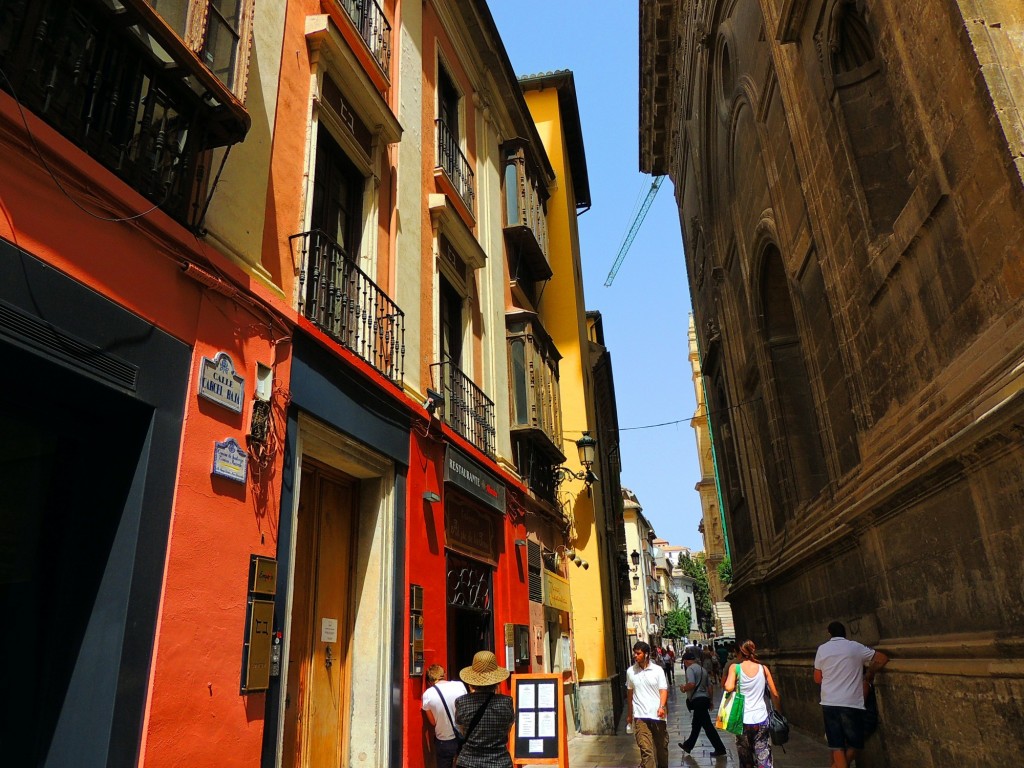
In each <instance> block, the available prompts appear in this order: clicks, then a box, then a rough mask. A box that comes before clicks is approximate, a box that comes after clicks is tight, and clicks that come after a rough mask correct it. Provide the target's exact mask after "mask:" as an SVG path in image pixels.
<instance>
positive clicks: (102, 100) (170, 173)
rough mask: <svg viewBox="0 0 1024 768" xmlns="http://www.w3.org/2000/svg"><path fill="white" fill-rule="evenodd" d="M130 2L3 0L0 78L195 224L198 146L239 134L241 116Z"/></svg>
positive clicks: (26, 103)
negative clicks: (216, 93)
mask: <svg viewBox="0 0 1024 768" xmlns="http://www.w3.org/2000/svg"><path fill="white" fill-rule="evenodd" d="M111 5H113V6H115V8H113V9H112V8H111ZM135 5H136V4H129V3H125V4H121V3H116V4H109V5H108V4H106V3H103V2H98V1H97V0H40V1H39V2H24V1H22V0H0V68H2V69H3V71H4V72H5V73H6V77H2V78H0V88H2V89H4V90H6V91H8V92H9V93H11V94H12V95H14V96H15V97H16V98H17V100H18V102H19V104H20V105H21V106H22V107H23V108H25V109H26V110H30V111H32V112H34V113H35V114H36V115H38V116H39V117H40V118H42V119H43V120H45V121H46V122H47V123H49V124H50V125H51V126H53V127H54V128H55V129H56V130H57V131H59V132H60V133H61V134H63V135H64V136H65V137H66V138H68V139H69V140H70V141H72V142H74V143H75V144H76V145H78V146H79V147H80V148H81V149H82V150H84V151H85V152H86V153H88V154H89V155H91V156H92V157H93V158H95V159H96V160H97V161H98V162H100V163H101V164H103V165H104V166H105V167H106V168H108V169H109V170H110V171H111V172H113V173H114V174H116V175H117V176H118V177H120V178H121V179H122V180H123V181H125V182H126V183H128V184H130V185H131V186H132V187H134V188H135V189H136V190H138V191H139V192H140V193H141V194H143V195H144V196H146V197H147V198H148V199H149V200H151V201H152V202H153V203H155V204H156V205H158V206H159V207H160V208H162V209H163V210H164V211H166V212H167V213H168V214H170V215H171V216H173V217H174V218H176V219H177V220H178V221H180V222H181V223H183V224H185V225H187V226H193V227H194V226H196V225H197V224H198V223H199V219H200V217H201V214H202V202H203V201H202V199H201V195H202V193H201V191H200V190H201V189H202V187H203V186H204V185H202V184H201V183H200V182H201V181H202V180H203V179H204V178H205V176H206V169H205V168H204V167H203V162H202V160H201V159H200V158H201V157H202V153H203V151H204V150H206V149H209V148H212V147H215V146H224V145H226V144H232V143H235V142H237V141H241V139H242V138H243V137H244V136H245V131H246V130H247V128H248V117H247V116H246V115H245V114H244V110H243V111H242V112H241V116H240V115H239V114H238V113H237V112H235V111H233V110H234V107H233V106H232V107H227V106H224V104H220V103H218V102H217V97H216V96H215V95H214V93H213V92H212V91H211V90H209V89H208V88H207V87H206V85H204V83H203V82H202V80H203V77H206V78H208V79H212V77H213V76H212V75H211V74H210V73H208V72H206V73H198V74H197V72H196V71H191V70H190V68H198V69H200V70H201V69H202V66H201V65H199V64H198V63H197V62H194V61H192V60H191V59H190V55H186V54H183V53H182V51H183V49H184V44H183V43H181V41H180V40H178V39H177V38H174V37H173V35H170V36H168V35H164V37H163V38H161V37H160V34H161V33H162V32H166V28H165V27H164V26H163V25H162V23H160V22H159V20H156V19H155V16H152V10H151V9H149V8H148V6H143V7H142V9H141V10H140V9H139V8H137V7H135ZM147 13H149V14H151V15H150V16H147ZM176 46H177V47H176ZM192 58H194V57H192ZM178 59H181V60H180V61H178Z"/></svg>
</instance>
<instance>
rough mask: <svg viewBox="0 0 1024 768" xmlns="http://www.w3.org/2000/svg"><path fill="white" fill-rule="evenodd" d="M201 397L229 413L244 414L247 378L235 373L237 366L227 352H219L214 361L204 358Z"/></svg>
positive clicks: (200, 382)
mask: <svg viewBox="0 0 1024 768" xmlns="http://www.w3.org/2000/svg"><path fill="white" fill-rule="evenodd" d="M199 396H200V397H204V398H206V399H207V400H209V401H210V402H212V403H216V404H217V405H220V406H222V407H224V408H227V409H228V410H229V411H234V412H235V413H241V412H242V403H243V402H244V401H245V378H244V377H243V376H239V375H238V374H237V373H235V364H234V362H232V360H231V355H229V354H228V353H227V352H218V353H217V356H216V357H215V358H213V359H212V360H211V359H210V358H208V357H204V358H203V362H202V365H201V366H200V368H199Z"/></svg>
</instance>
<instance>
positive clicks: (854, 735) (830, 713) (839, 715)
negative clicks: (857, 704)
mask: <svg viewBox="0 0 1024 768" xmlns="http://www.w3.org/2000/svg"><path fill="white" fill-rule="evenodd" d="M821 711H822V712H823V713H824V716H825V738H826V739H827V740H828V746H829V749H864V710H863V709H854V708H853V707H826V706H822V708H821Z"/></svg>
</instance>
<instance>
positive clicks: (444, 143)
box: [434, 118, 475, 211]
mask: <svg viewBox="0 0 1024 768" xmlns="http://www.w3.org/2000/svg"><path fill="white" fill-rule="evenodd" d="M434 124H435V125H436V126H437V162H438V166H439V167H440V168H441V170H443V171H444V172H445V173H446V174H447V175H448V178H449V179H450V180H451V182H452V184H453V185H454V186H455V191H456V192H458V193H459V197H461V198H462V202H464V203H465V204H466V207H468V208H469V210H470V211H472V210H473V198H474V195H475V193H474V191H473V184H474V181H473V169H472V168H471V167H470V165H469V160H467V159H466V156H465V155H464V154H462V150H461V149H459V137H458V136H456V135H455V134H454V133H452V132H451V130H449V128H448V126H447V125H445V122H444V120H441V119H440V118H438V119H437V120H435V121H434Z"/></svg>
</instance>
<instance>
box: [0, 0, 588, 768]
mask: <svg viewBox="0 0 1024 768" xmlns="http://www.w3.org/2000/svg"><path fill="white" fill-rule="evenodd" d="M484 61H487V62H491V63H490V64H484V63H483V62H484ZM0 180H2V181H0V212H2V215H0V270H2V272H0V276H2V279H0V351H2V352H3V354H4V356H5V359H6V360H7V361H8V370H9V371H11V376H10V380H11V381H12V383H13V385H14V396H13V397H12V398H10V399H9V400H8V407H5V408H4V409H3V410H2V411H0V434H3V439H2V442H0V451H2V453H0V456H2V457H3V461H2V463H0V471H2V472H3V476H4V479H5V480H6V481H7V486H8V488H9V489H10V493H9V494H8V497H9V502H5V507H4V513H5V514H4V516H3V520H2V522H0V602H2V605H3V607H4V608H6V611H7V615H8V616H9V617H10V620H11V622H12V625H13V626H17V627H19V632H18V633H17V636H16V637H15V636H14V634H13V633H9V634H10V636H9V637H5V639H4V640H3V642H4V644H5V650H7V652H8V658H18V659H19V661H20V663H19V664H17V665H16V668H15V669H14V670H13V672H12V674H11V676H10V681H11V682H10V685H9V690H10V695H9V696H7V697H6V700H7V702H8V703H5V704H4V706H5V708H6V710H5V712H4V716H3V717H2V718H0V741H3V743H4V744H5V745H11V746H10V747H7V746H5V750H7V753H8V756H9V757H10V759H11V760H12V761H13V762H14V763H17V764H26V765H27V764H32V765H42V766H63V765H97V766H98V765H106V766H136V765H138V766H146V768H152V767H153V766H172V765H182V764H193V765H223V766H234V765H238V766H243V765H244V766H252V765H261V766H322V765H366V766H379V765H407V766H415V767H417V768H418V767H419V766H423V765H427V764H429V760H430V758H429V755H428V746H429V739H430V731H429V728H428V727H427V726H426V724H425V721H424V718H423V716H422V713H421V710H420V704H421V697H422V694H423V690H424V685H425V679H424V673H425V670H426V668H427V667H428V666H430V665H431V664H434V663H439V664H442V665H443V666H445V667H446V668H448V669H449V671H450V675H451V676H455V675H456V674H457V672H458V669H459V668H461V667H462V666H465V665H467V664H469V663H470V661H471V659H472V656H473V654H474V653H475V652H476V651H478V650H481V649H489V650H493V651H494V652H495V653H496V655H497V656H498V658H499V659H501V660H503V661H504V662H505V663H506V665H507V666H509V667H510V668H511V669H513V670H514V671H518V672H534V671H548V672H552V671H554V672H561V673H562V674H563V677H564V679H565V680H566V682H570V683H571V682H573V679H574V669H573V665H572V663H571V660H570V653H571V616H570V611H569V607H570V606H569V604H568V600H567V597H565V593H567V587H566V580H565V579H566V575H567V574H566V570H565V568H566V556H567V547H566V546H565V544H566V539H565V538H564V537H565V525H566V518H565V516H564V515H563V513H562V512H561V508H560V505H559V504H558V501H557V498H558V496H557V487H558V483H557V481H556V476H557V471H556V469H557V467H558V466H559V465H561V464H563V463H567V462H566V457H565V455H564V454H563V453H562V451H561V445H562V436H561V427H560V402H559V398H558V358H559V354H558V350H557V349H555V347H554V344H553V343H552V342H551V340H550V338H549V337H548V335H547V333H546V331H545V330H544V327H543V318H542V315H543V311H542V308H541V307H540V304H539V301H538V299H539V296H540V295H541V293H542V288H543V285H544V283H545V281H546V280H548V279H549V278H550V276H551V268H550V263H551V259H550V257H549V254H548V253H547V251H546V247H547V245H546V234H545V232H546V230H545V227H546V224H545V217H546V208H545V202H546V200H547V196H548V191H547V190H548V188H549V187H550V186H551V185H552V184H555V183H557V182H556V179H555V177H554V172H553V171H552V169H551V164H550V162H549V161H548V159H547V156H546V155H545V150H544V147H543V145H542V143H541V141H540V138H539V136H538V134H537V130H536V128H535V126H534V124H533V122H532V119H531V117H530V114H529V110H528V109H527V107H526V103H525V100H524V98H523V94H522V91H521V89H520V86H519V83H518V81H517V80H516V77H515V75H514V73H513V72H512V69H511V66H510V64H509V62H508V60H507V57H506V55H505V52H504V47H503V45H502V44H501V41H500V38H499V36H498V33H497V30H496V28H495V26H494V22H493V20H492V19H491V17H490V13H489V11H488V10H487V7H486V4H485V3H483V2H478V1H477V0H455V1H454V2H441V1H440V0H436V1H435V0H431V1H429V2H426V3H413V4H404V3H402V2H400V0H390V1H388V2H383V3H381V4H377V3H373V2H370V3H360V4H355V3H349V2H346V1H345V0H289V2H288V3H283V4H268V5H267V6H254V3H253V0H241V1H240V2H239V3H237V4H236V5H233V6H231V7H230V8H229V7H228V4H225V3H213V2H212V1H211V2H206V0H189V2H187V3H177V4H166V3H162V2H158V1H150V0H122V2H121V3H116V4H112V5H111V4H108V3H107V2H105V0H73V1H69V2H57V0H45V1H44V2H39V3H32V4H22V3H18V2H14V0H0ZM573 463H574V462H573ZM588 469H589V467H588Z"/></svg>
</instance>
